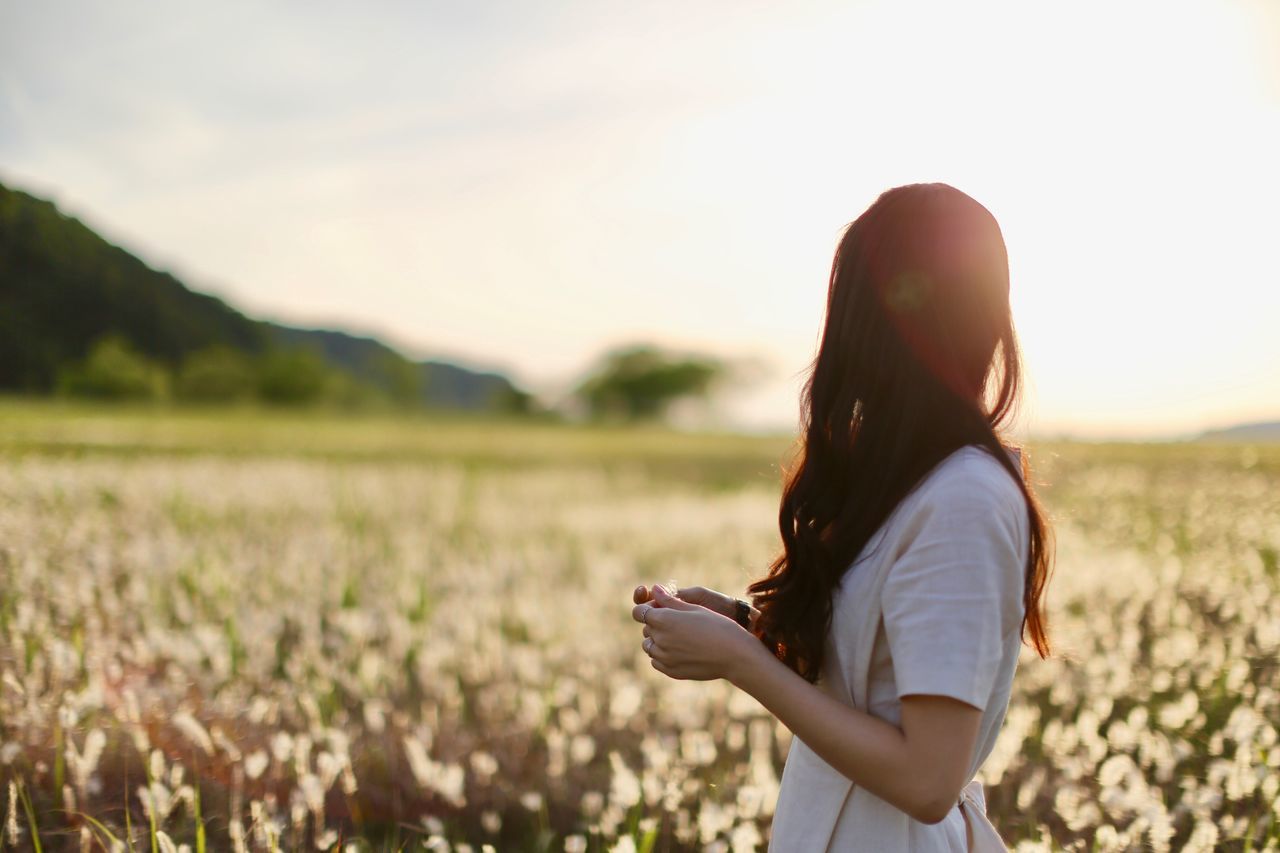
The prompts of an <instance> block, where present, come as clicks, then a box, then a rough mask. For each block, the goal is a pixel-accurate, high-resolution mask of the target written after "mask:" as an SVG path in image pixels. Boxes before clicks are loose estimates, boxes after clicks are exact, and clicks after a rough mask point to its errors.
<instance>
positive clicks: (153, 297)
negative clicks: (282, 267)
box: [0, 182, 527, 409]
mask: <svg viewBox="0 0 1280 853" xmlns="http://www.w3.org/2000/svg"><path fill="white" fill-rule="evenodd" d="M108 334H116V335H120V336H122V337H123V338H125V339H126V340H127V341H128V342H129V343H130V344H131V345H132V346H134V347H136V348H137V349H138V350H139V351H140V352H141V353H142V354H143V355H146V356H147V357H149V358H152V359H155V360H157V361H159V362H160V363H162V364H164V365H166V366H168V367H170V368H176V367H177V366H178V364H179V363H180V362H181V360H182V359H183V358H184V357H186V356H188V355H190V354H191V353H192V352H194V351H197V350H199V349H202V348H205V347H210V346H214V345H224V346H228V347H231V348H232V349H235V350H237V351H239V352H242V353H245V354H248V355H261V354H263V353H265V352H267V351H269V350H272V349H275V348H307V349H311V350H313V351H316V352H318V353H319V354H320V356H321V357H322V358H323V359H324V361H325V362H326V363H327V364H329V365H330V366H332V367H334V368H337V369H339V370H341V371H343V372H345V373H347V374H350V375H351V376H354V377H355V378H357V379H359V380H361V381H363V382H366V383H369V384H371V385H374V386H378V387H381V388H383V389H384V390H385V389H387V388H389V386H390V385H392V384H394V383H397V382H399V383H401V384H404V383H409V384H411V385H412V386H413V387H414V389H415V391H414V392H413V393H414V394H415V395H416V396H417V397H418V400H419V402H420V403H422V404H423V405H425V406H428V407H440V408H460V409H488V408H494V407H498V408H501V407H504V406H508V405H510V404H511V403H512V402H515V401H519V400H520V399H522V398H525V397H526V396H527V395H525V393H524V392H523V391H521V390H520V389H518V388H517V387H516V386H515V385H514V383H513V382H512V381H511V380H510V379H509V378H508V377H507V376H505V375H504V374H502V373H501V372H499V371H494V370H479V369H472V368H469V367H466V366H463V365H461V364H458V363H456V362H454V361H452V360H447V359H442V358H431V359H421V360H415V359H410V358H408V357H406V356H404V355H403V354H402V353H401V352H400V351H399V350H397V349H395V348H394V347H392V346H391V345H389V344H387V343H385V342H383V341H382V340H380V339H378V338H377V337H374V336H372V335H362V334H359V333H357V332H352V331H347V330H345V329H341V328H309V327H305V326H293V325H290V324H287V323H281V322H278V321H273V320H264V319H259V318H255V317H251V316H249V315H248V314H245V313H244V312H242V311H240V310H239V309H238V308H236V307H234V306H233V305H232V304H230V303H229V302H227V301H225V300H223V299H222V298H220V297H218V296H215V295H212V294H209V293H204V292H201V291H197V290H193V289H192V288H190V287H188V286H187V285H186V284H185V283H184V282H183V281H182V280H180V279H179V278H177V277H176V276H175V275H173V274H172V273H170V272H168V271H166V270H162V269H156V268H153V267H151V266H150V265H149V264H147V263H146V262H145V261H143V260H142V259H141V258H139V257H137V256H136V255H134V254H133V253H132V252H130V251H129V250H128V249H126V248H124V247H123V246H121V245H117V244H115V243H112V242H110V241H108V240H107V239H105V238H104V237H102V236H101V235H99V234H98V233H97V232H96V231H94V230H93V229H92V228H90V227H89V226H88V225H86V224H85V223H84V222H82V221H81V220H80V219H78V218H76V217H75V216H72V215H69V214H66V213H64V212H62V211H61V210H60V209H59V208H58V207H57V205H56V204H55V203H54V202H52V201H49V200H47V199H42V198H39V197H38V196H35V195H32V194H31V193H28V192H25V191H24V190H21V189H16V188H13V187H11V186H9V185H7V184H5V183H4V182H0V391H10V392H23V393H33V392H34V393H48V392H51V391H52V390H53V389H54V388H55V386H56V383H57V376H58V373H59V371H60V370H61V369H62V368H63V367H65V366H66V365H67V364H69V363H72V362H74V361H76V360H77V359H82V358H84V356H85V355H86V353H87V352H88V350H89V348H90V346H92V344H93V342H94V341H95V340H98V339H100V338H102V337H103V336H104V335H108ZM405 365H408V366H411V367H408V368H406V367H405ZM410 371H412V372H415V373H416V376H415V375H410Z"/></svg>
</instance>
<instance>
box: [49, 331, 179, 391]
mask: <svg viewBox="0 0 1280 853" xmlns="http://www.w3.org/2000/svg"><path fill="white" fill-rule="evenodd" d="M168 385H169V375H168V373H167V372H166V371H165V369H164V368H163V367H161V366H160V365H159V364H157V363H155V362H153V361H151V360H149V359H148V358H146V356H144V355H142V354H141V353H139V352H138V351H137V350H136V349H134V348H133V345H132V344H130V343H129V341H127V340H126V339H125V338H124V337H122V336H120V335H106V336H104V337H101V338H99V339H98V340H97V341H95V342H94V344H93V346H92V347H90V349H89V353H88V355H86V356H85V358H84V360H83V361H81V362H79V363H77V364H73V365H71V366H70V367H67V368H64V369H63V370H62V371H61V374H60V375H59V378H58V387H59V390H61V391H62V392H63V393H64V394H71V395H73V396H78V397H96V398H99V399H104V400H150V399H156V398H160V397H164V396H166V395H167V393H168Z"/></svg>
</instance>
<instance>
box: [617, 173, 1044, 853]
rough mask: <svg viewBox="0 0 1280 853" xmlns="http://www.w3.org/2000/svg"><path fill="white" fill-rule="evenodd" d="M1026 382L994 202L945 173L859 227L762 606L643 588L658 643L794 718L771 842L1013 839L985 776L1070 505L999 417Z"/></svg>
mask: <svg viewBox="0 0 1280 853" xmlns="http://www.w3.org/2000/svg"><path fill="white" fill-rule="evenodd" d="M1018 392H1019V356H1018V348H1017V343H1016V340H1015V336H1014V330H1013V323H1012V319H1011V316H1010V310H1009V266H1008V256H1007V254H1006V251H1005V245H1004V239H1003V237H1002V235H1001V233H1000V227H999V225H998V224H997V223H996V220H995V218H994V217H993V216H992V215H991V213H990V212H989V211H988V210H987V209H986V208H985V207H983V206H982V205H981V204H979V203H978V202H977V201H975V200H974V199H972V198H970V197H969V196H968V195H966V194H964V193H962V192H960V191H959V190H957V189H955V188H954V187H951V186H948V185H946V184H940V183H934V184H911V185H908V186H901V187H896V188H894V189H891V190H888V191H886V192H885V193H883V194H882V195H881V196H880V197H879V198H878V199H877V200H876V201H875V203H874V204H872V205H871V207H870V208H868V209H867V210H866V211H865V212H864V213H863V214H862V215H861V216H859V217H858V218H857V219H856V220H855V221H854V222H853V223H851V224H850V226H849V227H848V228H847V229H846V230H845V232H844V234H843V236H842V238H841V240H840V243H839V246H838V248H837V250H836V254H835V260H834V262H833V264H832V267H831V277H830V283H829V288H828V293H827V311H826V321H825V327H824V329H823V334H822V342H821V345H820V346H819V349H818V354H817V357H816V358H815V359H814V362H813V364H812V367H811V371H810V374H809V378H808V381H807V383H806V385H805V387H804V390H803V391H802V393H801V404H802V422H801V427H802V429H801V432H802V443H801V450H802V452H801V453H800V455H799V460H798V464H797V465H795V466H794V467H793V468H792V469H791V471H790V472H789V473H788V476H787V478H786V483H785V486H784V489H783V493H782V501H781V508H780V512H779V524H780V528H781V533H782V544H783V548H782V552H781V553H780V554H779V555H778V556H777V558H776V559H775V560H774V561H773V563H772V565H771V566H770V568H769V571H768V574H767V576H765V577H763V578H761V579H759V580H757V581H755V582H754V583H752V584H751V585H750V587H748V592H749V593H750V594H751V596H752V600H753V603H754V606H752V605H749V604H747V602H745V601H740V600H735V599H733V598H730V597H729V596H727V595H725V594H723V593H719V592H715V591H713V590H707V589H703V588H701V587H691V588H688V589H684V590H680V591H679V593H678V595H672V594H671V591H668V590H665V589H663V588H662V587H660V586H655V587H653V588H652V589H648V588H646V587H643V586H641V587H637V588H636V590H635V594H634V600H635V602H636V606H635V608H634V610H633V614H632V615H633V616H634V618H635V619H636V621H638V622H643V623H644V630H643V634H644V639H643V641H642V644H643V648H644V651H645V652H646V653H647V654H648V655H649V656H650V658H651V659H652V665H653V667H654V668H655V669H657V670H658V671H659V672H661V673H664V674H666V675H668V676H670V677H672V678H682V679H684V678H691V679H704V680H705V679H713V678H725V679H728V680H729V681H731V682H732V683H733V684H735V685H736V686H738V687H739V688H741V689H742V690H745V691H747V692H748V693H750V694H751V695H752V696H754V697H755V698H756V699H757V700H758V701H759V702H760V703H761V704H762V705H764V707H766V708H768V709H769V710H770V711H771V712H772V713H773V714H775V715H776V716H777V717H778V719H779V720H781V721H782V722H783V723H784V724H785V725H786V726H787V727H788V728H789V729H790V730H791V731H792V733H793V734H794V737H793V739H792V742H791V750H790V752H789V753H788V756H787V761H786V766H785V769H784V771H783V775H782V783H781V789H780V792H779V796H778V804H777V808H776V809H775V813H774V820H773V828H772V835H771V840H770V850H783V851H818V850H824V849H825V850H837V851H863V850H865V851H877V853H885V851H897V850H903V851H906V850H910V851H961V850H983V851H985V850H1004V849H1005V847H1004V845H1003V843H1002V842H1001V840H1000V837H999V835H998V833H997V832H996V830H995V828H994V827H993V826H992V825H991V823H990V821H989V820H988V819H987V817H986V814H985V804H984V797H983V793H982V786H981V784H980V783H979V782H978V781H977V780H976V779H975V778H974V776H975V774H976V772H977V770H978V768H979V767H980V766H981V765H982V762H983V761H984V760H985V759H986V757H987V755H988V754H989V753H990V752H991V749H992V747H993V745H994V744H995V740H996V736H997V734H998V732H999V729H1000V725H1001V723H1002V722H1003V720H1004V715H1005V711H1006V709H1007V707H1008V701H1009V695H1010V690H1011V686H1012V681H1013V674H1014V669H1015V666H1016V663H1017V658H1018V653H1019V649H1020V646H1021V644H1022V643H1023V642H1027V643H1029V644H1030V645H1032V646H1033V647H1034V648H1035V649H1036V651H1037V652H1038V653H1039V654H1040V655H1041V656H1045V655H1047V654H1048V651H1049V644H1048V637H1047V635H1046V622H1045V616H1044V613H1043V611H1042V609H1041V597H1042V594H1043V591H1044V587H1045V583H1046V580H1047V577H1048V572H1049V565H1050V561H1051V548H1050V544H1049V528H1048V525H1047V523H1046V521H1045V518H1044V516H1043V515H1042V513H1041V510H1040V508H1039V505H1038V502H1037V500H1036V497H1035V495H1034V493H1033V491H1032V488H1031V484H1030V481H1029V478H1028V475H1027V473H1026V466H1025V461H1024V460H1022V459H1021V457H1020V455H1019V453H1018V451H1017V450H1016V449H1014V448H1012V447H1010V446H1006V444H1005V442H1004V441H1003V439H1002V433H1001V427H1002V425H1003V424H1004V422H1005V421H1006V419H1007V417H1008V416H1009V414H1010V413H1011V412H1012V411H1013V408H1014V405H1015V403H1016V401H1017V397H1018Z"/></svg>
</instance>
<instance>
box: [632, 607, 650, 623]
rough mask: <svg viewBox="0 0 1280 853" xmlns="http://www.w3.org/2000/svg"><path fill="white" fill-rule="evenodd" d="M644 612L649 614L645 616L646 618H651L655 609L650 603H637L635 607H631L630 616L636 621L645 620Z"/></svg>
mask: <svg viewBox="0 0 1280 853" xmlns="http://www.w3.org/2000/svg"><path fill="white" fill-rule="evenodd" d="M646 613H647V614H649V615H648V617H647V618H648V619H652V618H653V617H654V614H655V613H656V609H655V608H654V606H653V605H652V604H637V605H636V606H635V607H633V608H631V618H632V619H634V620H636V621H637V622H645V621H647V619H646V617H645V614H646Z"/></svg>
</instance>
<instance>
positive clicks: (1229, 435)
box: [1198, 421, 1280, 443]
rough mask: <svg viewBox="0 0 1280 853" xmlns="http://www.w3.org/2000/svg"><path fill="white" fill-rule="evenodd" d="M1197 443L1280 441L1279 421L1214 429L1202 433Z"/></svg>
mask: <svg viewBox="0 0 1280 853" xmlns="http://www.w3.org/2000/svg"><path fill="white" fill-rule="evenodd" d="M1198 440H1199V441H1241V442H1251V443H1252V442H1269V441H1280V421H1263V422H1261V423H1253V424H1237V425H1236V426H1230V427H1226V428H1225V429H1214V430H1209V431H1208V432H1205V433H1202V434H1201V435H1200V436H1199V438H1198Z"/></svg>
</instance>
